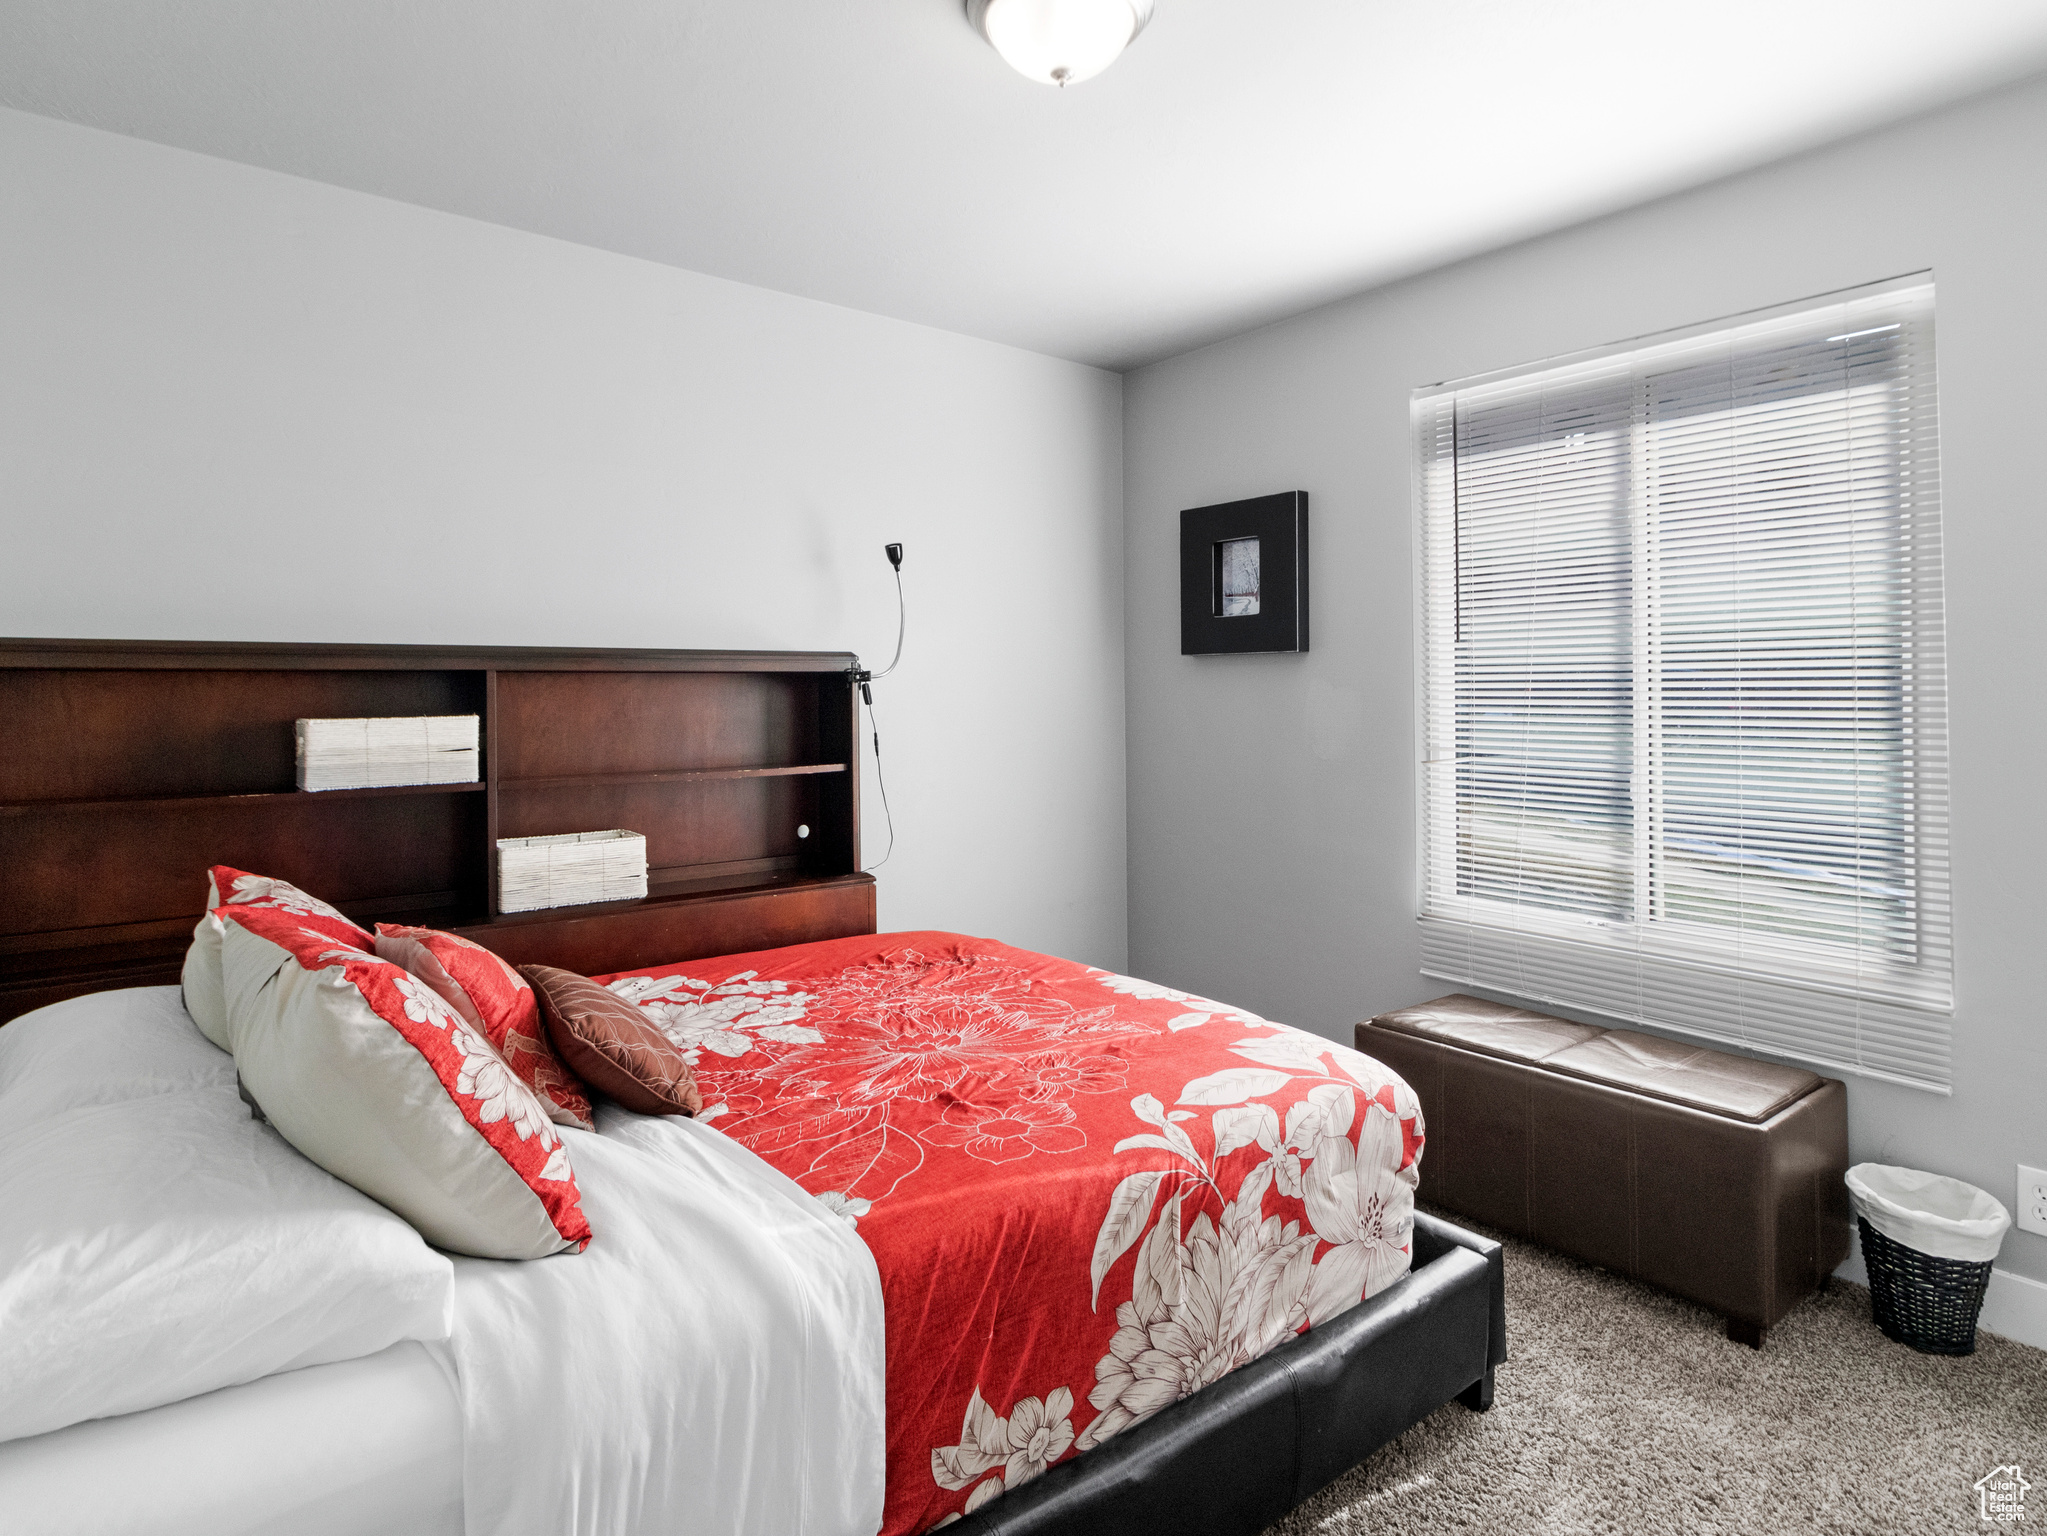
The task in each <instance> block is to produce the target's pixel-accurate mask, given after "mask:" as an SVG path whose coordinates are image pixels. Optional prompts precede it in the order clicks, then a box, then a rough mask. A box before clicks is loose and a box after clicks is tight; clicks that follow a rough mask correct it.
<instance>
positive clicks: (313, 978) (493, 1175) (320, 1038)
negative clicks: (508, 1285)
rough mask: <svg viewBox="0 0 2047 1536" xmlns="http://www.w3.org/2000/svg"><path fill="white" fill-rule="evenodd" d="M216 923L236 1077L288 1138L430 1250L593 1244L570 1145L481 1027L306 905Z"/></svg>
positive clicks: (239, 912) (242, 907) (536, 1249)
mask: <svg viewBox="0 0 2047 1536" xmlns="http://www.w3.org/2000/svg"><path fill="white" fill-rule="evenodd" d="M306 900H310V898H306ZM316 905H317V904H316ZM326 910H328V911H331V910H332V909H331V908H329V909H326ZM212 915H213V916H215V917H217V918H218V919H220V944H221V948H220V955H221V975H222V981H223V991H224V994H225V999H226V1019H227V1028H226V1035H227V1038H228V1040H229V1041H230V1043H231V1048H232V1049H233V1051H234V1055H235V1067H236V1070H237V1071H238V1072H239V1073H240V1074H241V1078H242V1082H243V1084H244V1085H245V1086H246V1087H247V1089H248V1090H249V1092H250V1093H251V1094H252V1095H253V1096H254V1098H255V1100H256V1102H257V1103H258V1104H259V1105H260V1106H261V1107H262V1110H263V1113H264V1114H265V1116H267V1117H268V1119H269V1121H270V1123H271V1124H272V1125H273V1126H275V1127H276V1129H277V1131H278V1133H279V1134H280V1135H282V1136H283V1137H284V1138H285V1139H286V1140H287V1141H289V1142H290V1143H291V1144H292V1145H293V1146H295V1147H297V1148H298V1150H299V1151H301V1152H303V1153H304V1154H305V1155H306V1156H307V1157H309V1158H311V1159H312V1160H313V1161H314V1162H316V1163H318V1164H319V1165H320V1166H321V1167H323V1168H325V1169H326V1170H327V1171H328V1172H329V1173H332V1174H334V1175H335V1176H336V1177H337V1178H340V1179H344V1180H346V1181H347V1182H348V1183H350V1184H353V1185H354V1186H355V1187H356V1188H357V1189H360V1190H361V1191H363V1193H365V1194H367V1195H369V1196H371V1197H372V1198H374V1199H376V1200H379V1201H381V1202H382V1203H383V1204H385V1205H386V1206H388V1207H390V1208H391V1209H392V1210H394V1211H396V1212H397V1213H398V1214H399V1215H401V1216H403V1217H404V1218H405V1219H406V1220H408V1221H410V1222H411V1223H412V1225H413V1226H414V1227H416V1228H417V1229H418V1230H419V1232H420V1234H421V1235H422V1236H423V1237H425V1238H426V1239H427V1241H428V1242H430V1243H433V1244H434V1245H435V1246H437V1247H440V1248H445V1249H448V1250H450V1251H453V1252H456V1253H470V1254H476V1255H478V1256H480V1257H483V1258H493V1259H532V1258H540V1257H542V1256H544V1255H547V1254H551V1253H559V1252H561V1251H562V1250H564V1249H577V1250H580V1249H581V1248H582V1247H583V1246H584V1245H585V1244H586V1243H588V1242H589V1240H590V1227H589V1223H588V1222H587V1221H586V1220H585V1219H584V1217H583V1209H582V1196H581V1193H580V1191H579V1190H578V1189H577V1187H576V1177H575V1172H574V1170H573V1169H572V1168H571V1167H570V1165H569V1154H568V1148H567V1147H565V1146H564V1145H563V1144H562V1141H561V1138H560V1136H559V1135H558V1134H557V1133H556V1131H555V1128H554V1123H553V1121H552V1120H551V1119H550V1118H549V1114H548V1110H547V1107H546V1106H545V1105H544V1104H543V1103H542V1102H541V1100H540V1099H539V1098H538V1097H537V1096H536V1095H535V1094H534V1093H533V1091H532V1090H531V1089H530V1088H528V1087H527V1086H526V1084H525V1083H524V1082H523V1081H521V1079H520V1078H519V1076H518V1074H517V1073H515V1072H514V1071H513V1070H512V1069H511V1068H510V1066H508V1065H507V1064H506V1062H505V1059H504V1057H502V1056H501V1055H499V1054H498V1052H497V1050H496V1048H495V1047H493V1046H492V1045H491V1043H490V1041H489V1039H488V1038H486V1036H485V1034H484V1032H483V1031H482V1030H481V1029H479V1028H477V1027H476V1026H474V1025H472V1024H470V1023H469V1021H468V1020H467V1019H465V1018H464V1017H463V1016H462V1015H461V1014H460V1013H458V1012H457V1011H456V1010H455V1009H454V1008H452V1007H450V1006H449V1004H448V1003H447V1002H445V1001H444V1000H443V999H442V997H441V995H440V994H439V993H438V992H436V991H435V990H434V989H433V988H432V987H430V986H428V985H427V984H426V983H425V982H423V981H421V980H420V979H419V978H417V977H415V976H413V975H411V974H410V973H408V972H407V971H405V970H404V969H402V968H401V967H399V966H397V965H394V964H392V963H391V962H390V961H388V960H380V959H378V958H377V956H376V955H374V954H372V953H370V951H369V948H368V944H369V943H371V942H374V941H371V940H369V936H368V935H366V934H362V933H361V931H360V930H356V933H357V935H358V936H359V937H360V938H361V939H362V940H363V941H364V942H363V943H354V942H350V941H349V939H348V937H347V936H346V935H340V936H337V935H336V934H335V933H334V932H332V931H331V929H332V927H333V924H332V922H331V920H329V919H327V918H325V917H324V916H323V915H322V913H320V912H317V911H313V912H309V911H307V910H305V907H304V903H303V902H290V903H286V902H275V901H273V902H267V903H265V902H257V901H247V902H241V903H235V902H232V901H230V902H228V903H226V904H224V905H222V906H220V907H218V908H217V909H216V910H215V912H214V913H213V914H212ZM343 921H344V922H345V921H346V920H345V919H343ZM351 926H352V925H351Z"/></svg>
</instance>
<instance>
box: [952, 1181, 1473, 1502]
mask: <svg viewBox="0 0 2047 1536" xmlns="http://www.w3.org/2000/svg"><path fill="white" fill-rule="evenodd" d="M1506 1358H1507V1292H1506V1280H1505V1269H1504V1267H1503V1264H1502V1260H1501V1253H1500V1245H1499V1244H1498V1243H1495V1242H1492V1241H1490V1240H1489V1239H1487V1238H1483V1237H1479V1236H1476V1235H1475V1234H1473V1233H1470V1232H1466V1231H1465V1230H1464V1229H1463V1228H1461V1227H1457V1226H1453V1225H1451V1224H1450V1223H1449V1222H1447V1221H1443V1220H1441V1219H1439V1218H1437V1217H1434V1216H1429V1215H1425V1214H1423V1213H1421V1212H1419V1211H1418V1212H1416V1213H1415V1218H1414V1268H1413V1270H1412V1271H1411V1272H1410V1273H1409V1274H1408V1276H1407V1277H1406V1278H1405V1279H1404V1280H1402V1281H1400V1282H1399V1283H1398V1284H1397V1285H1394V1286H1392V1287H1391V1288H1389V1289H1387V1290H1384V1291H1381V1292H1380V1293H1379V1294H1378V1295H1377V1296H1374V1297H1373V1298H1372V1299H1371V1300H1370V1301H1367V1302H1364V1303H1362V1304H1361V1305H1359V1306H1356V1307H1353V1308H1352V1309H1351V1310H1350V1311H1348V1312H1346V1313H1344V1314H1343V1315H1342V1316H1340V1317H1336V1318H1333V1319H1331V1320H1330V1321H1329V1322H1326V1323H1324V1324H1322V1325H1321V1326H1320V1327H1319V1328H1315V1329H1312V1330H1310V1331H1309V1332H1307V1333H1304V1334H1302V1335H1301V1336H1300V1337H1299V1338H1295V1339H1290V1340H1288V1341H1287V1342H1286V1343H1284V1344H1282V1345H1280V1346H1279V1347H1278V1348H1277V1349H1275V1350H1273V1351H1272V1352H1271V1353H1269V1354H1266V1355H1262V1356H1260V1357H1259V1358H1258V1359H1256V1360H1253V1361H1252V1362H1251V1363H1250V1364H1249V1365H1244V1366H1240V1367H1238V1368H1237V1369H1236V1370H1234V1371H1232V1372H1231V1373H1230V1374H1229V1375H1227V1376H1225V1377H1223V1378H1222V1380H1220V1381H1218V1382H1216V1383H1214V1384H1213V1385H1211V1386H1207V1387H1204V1388H1202V1389H1201V1390H1200V1391H1199V1392H1196V1393H1195V1394H1194V1395H1193V1396H1191V1397H1184V1398H1182V1399H1181V1400H1180V1401H1179V1402H1177V1403H1174V1404H1173V1405H1172V1406H1171V1407H1168V1408H1165V1409H1162V1410H1160V1412H1158V1413H1157V1414H1155V1415H1154V1416H1152V1417H1151V1418H1149V1419H1146V1420H1145V1421H1144V1422H1143V1423H1141V1424H1136V1425H1133V1426H1131V1427H1130V1428H1129V1429H1126V1430H1124V1431H1123V1433H1122V1434H1120V1435H1118V1436H1116V1438H1115V1439H1113V1440H1110V1441H1108V1442H1107V1443H1106V1444H1103V1445H1100V1446H1097V1447H1096V1448H1095V1449H1094V1450H1092V1451H1089V1452H1088V1453H1087V1454H1086V1455H1085V1456H1081V1457H1078V1458H1076V1459H1075V1460H1073V1461H1068V1462H1062V1463H1060V1464H1059V1465H1058V1466H1056V1467H1053V1468H1051V1469H1050V1470H1049V1471H1047V1472H1046V1473H1045V1474H1044V1475H1043V1476H1042V1477H1038V1478H1034V1479H1033V1480H1032V1481H1030V1482H1028V1483H1026V1484H1024V1485H1023V1486H1022V1487H1021V1488H1017V1489H1013V1490H1012V1491H1010V1492H1008V1493H1005V1494H1003V1495H1002V1496H1001V1497H1000V1498H998V1499H995V1500H994V1501H993V1502H991V1503H989V1504H987V1505H985V1506H983V1507H982V1508H981V1509H979V1510H977V1511H976V1512H975V1513H973V1514H971V1515H969V1516H968V1517H967V1518H966V1519H965V1520H963V1521H961V1522H960V1523H959V1524H958V1525H953V1526H948V1527H947V1528H946V1529H947V1530H948V1531H949V1532H954V1533H957V1536H1052V1533H1055V1532H1056V1533H1058V1536H1130V1533H1133V1532H1147V1531H1171V1532H1173V1533H1174V1536H1256V1533H1257V1532H1259V1531H1262V1530H1264V1529H1265V1528H1266V1527H1267V1526H1269V1525H1271V1524H1272V1523H1273V1522H1275V1521H1277V1520H1279V1519H1281V1518H1282V1517H1284V1516H1285V1515H1286V1514H1287V1512H1288V1511H1289V1510H1292V1509H1294V1508H1295V1507H1296V1506H1298V1505H1299V1504H1301V1503H1302V1501H1304V1500H1306V1499H1307V1498H1309V1497H1310V1496H1311V1495H1313V1494H1314V1493H1316V1492H1318V1491H1319V1490H1321V1489H1322V1488H1324V1487H1326V1486H1327V1485H1329V1484H1330V1483H1332V1482H1334V1481H1335V1480H1336V1479H1337V1478H1339V1477H1341V1476H1342V1475H1343V1474H1344V1473H1346V1472H1348V1471H1349V1470H1350V1469H1351V1468H1352V1467H1354V1466H1356V1465H1357V1464H1358V1463H1359V1462H1361V1461H1363V1460H1364V1459H1365V1458H1366V1457H1367V1456H1369V1455H1371V1454H1372V1452H1373V1451H1375V1450H1377V1449H1378V1448H1379V1447H1380V1446H1382V1445H1385V1444H1387V1443H1388V1442H1389V1441H1391V1440H1393V1439H1395V1438H1396V1437H1397V1436H1399V1435H1400V1434H1401V1433H1402V1432H1404V1431H1405V1430H1407V1429H1408V1428H1410V1427H1411V1426H1413V1425H1415V1424H1418V1423H1420V1422H1421V1421H1422V1420H1423V1419H1425V1418H1427V1417H1428V1416H1429V1415H1430V1414H1431V1413H1434V1412H1435V1411H1436V1410H1437V1409H1438V1408H1440V1407H1442V1406H1443V1405H1444V1404H1445V1403H1447V1402H1449V1401H1450V1400H1451V1399H1452V1398H1455V1399H1456V1400H1457V1401H1458V1402H1460V1403H1462V1404H1464V1406H1465V1407H1467V1408H1470V1409H1472V1410H1474V1411H1476V1412H1479V1413H1483V1412H1484V1411H1485V1410H1486V1409H1488V1408H1490V1407H1492V1405H1493V1368H1494V1367H1495V1366H1497V1365H1499V1364H1500V1363H1501V1362H1502V1361H1504V1360H1505V1359H1506Z"/></svg>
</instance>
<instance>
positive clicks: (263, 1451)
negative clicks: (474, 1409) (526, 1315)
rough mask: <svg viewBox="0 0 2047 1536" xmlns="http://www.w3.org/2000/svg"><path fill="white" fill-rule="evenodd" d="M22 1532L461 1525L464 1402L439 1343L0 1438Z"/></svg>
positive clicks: (181, 1535) (5, 1484) (343, 1533)
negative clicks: (434, 1354) (438, 1356)
mask: <svg viewBox="0 0 2047 1536" xmlns="http://www.w3.org/2000/svg"><path fill="white" fill-rule="evenodd" d="M0 1530H6V1531H9V1532H20V1533H22V1536H28V1533H34V1536H135V1533H138V1532H147V1533H148V1536H393V1533H398V1532H402V1533H404V1536H457V1533H459V1532H460V1531H461V1530H462V1416H461V1412H460V1410H459V1409H458V1408H457V1406H456V1403H455V1394H454V1391H453V1389H452V1387H451V1386H450V1384H449V1382H448V1378H447V1374H446V1370H445V1367H444V1366H443V1365H441V1364H440V1363H439V1362H436V1361H435V1360H433V1359H431V1358H429V1357H428V1355H427V1353H426V1346H424V1345H421V1344H417V1343H405V1344H394V1345H392V1346H391V1347H390V1348H389V1349H386V1350H384V1351H383V1352H382V1353H380V1354H375V1355H369V1356H366V1357H365V1358H363V1359H359V1360H344V1361H341V1362H339V1363H337V1364H333V1365H313V1366H307V1367H306V1368H305V1369H303V1370H297V1371H288V1372H285V1373H284V1374H282V1375H277V1376H266V1377H264V1378H263V1379H262V1380H261V1381H252V1382H249V1383H248V1384H247V1385H245V1386H239V1387H223V1388H222V1389H221V1390H220V1391H218V1392H208V1393H206V1394H205V1395H204V1396H201V1397H193V1398H187V1399H186V1400H185V1401H184V1402H181V1403H172V1404H170V1405H169V1406H167V1407H162V1408H151V1409H147V1410H145V1411H143V1412H141V1413H130V1414H124V1415H122V1416H121V1417H119V1418H112V1419H93V1420H90V1421H89V1422H87V1423H84V1424H74V1425H72V1426H71V1427H70V1428H68V1429H59V1430H53V1431H52V1432H50V1433H49V1434H46V1435H36V1436H34V1437H32V1438H30V1439H26V1440H10V1441H8V1442H7V1443H6V1444H4V1445H0Z"/></svg>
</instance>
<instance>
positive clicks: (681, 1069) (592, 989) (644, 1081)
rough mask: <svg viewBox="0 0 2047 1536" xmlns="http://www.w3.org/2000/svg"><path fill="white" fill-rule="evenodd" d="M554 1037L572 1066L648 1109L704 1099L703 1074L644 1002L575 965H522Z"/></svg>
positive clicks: (679, 1107) (693, 1108)
mask: <svg viewBox="0 0 2047 1536" xmlns="http://www.w3.org/2000/svg"><path fill="white" fill-rule="evenodd" d="M519 974H520V975H521V976H524V977H525V978H526V979H527V980H528V981H529V982H531V983H532V984H533V992H534V995H535V996H536V997H538V998H539V999H540V1016H541V1017H542V1018H543V1019H544V1020H546V1022H547V1038H548V1039H549V1040H550V1041H551V1042H552V1043H553V1045H554V1048H555V1052H556V1054H557V1055H559V1056H560V1057H561V1059H562V1062H563V1064H564V1065H565V1066H567V1067H568V1069H569V1070H570V1071H571V1072H573V1073H575V1074H576V1076H578V1077H580V1078H581V1079H582V1080H583V1081H584V1082H586V1083H588V1084H589V1085H590V1086H591V1087H592V1088H595V1089H596V1090H597V1091H598V1092H599V1093H602V1094H605V1095H607V1096H609V1097H610V1098H613V1099H616V1100H617V1101H618V1102H619V1103H620V1104H623V1105H624V1106H625V1107H626V1108H627V1109H630V1110H633V1111H635V1112H637V1113H639V1114H642V1115H694V1114H695V1113H696V1112H697V1111H698V1110H700V1109H702V1108H703V1107H704V1100H703V1096H702V1095H701V1094H699V1093H698V1092H697V1079H696V1074H695V1073H694V1072H692V1071H690V1067H689V1062H688V1061H687V1060H686V1059H685V1058H684V1057H683V1054H682V1052H681V1051H679V1050H677V1049H676V1048H675V1043H674V1042H673V1041H671V1040H670V1039H669V1038H668V1037H667V1036H666V1035H664V1034H662V1033H661V1031H660V1030H658V1029H656V1028H655V1027H654V1025H653V1024H652V1023H651V1022H650V1021H649V1020H648V1018H647V1016H646V1015H645V1014H644V1013H642V1012H641V1011H640V1010H639V1008H638V1007H637V1006H636V1005H634V1004H632V1003H629V1002H627V1001H626V1000H625V999H624V998H622V997H620V996H619V995H618V994H617V993H615V992H613V991H611V990H610V989H609V988H606V987H601V986H599V985H598V984H597V983H596V982H594V981H592V980H590V978H589V977H587V976H578V975H577V974H576V973H575V972H574V971H559V970H556V969H555V968H554V967H553V966H551V965H522V966H520V967H519Z"/></svg>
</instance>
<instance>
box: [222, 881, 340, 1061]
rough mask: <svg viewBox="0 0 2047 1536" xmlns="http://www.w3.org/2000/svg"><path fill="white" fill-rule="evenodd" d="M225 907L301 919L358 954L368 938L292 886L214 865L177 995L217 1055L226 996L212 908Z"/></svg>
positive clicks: (224, 1022) (224, 1027) (224, 1041)
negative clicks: (287, 914)
mask: <svg viewBox="0 0 2047 1536" xmlns="http://www.w3.org/2000/svg"><path fill="white" fill-rule="evenodd" d="M223 903H225V904H227V905H229V906H251V907H274V908H276V909H277V910H279V911H282V912H290V913H292V914H293V915H295V916H298V917H303V918H305V919H306V921H307V923H308V925H309V926H314V927H318V928H319V929H321V930H322V931H324V932H326V933H327V934H329V935H331V936H332V937H334V938H337V939H343V940H345V941H346V942H348V943H350V944H354V945H356V946H358V947H360V948H362V949H368V948H369V947H370V942H371V940H370V936H369V935H368V934H366V933H364V932H363V931H362V929H360V928H358V927H356V925H355V924H354V923H351V922H350V921H349V920H348V919H347V918H345V917H343V916H342V915H341V914H340V913H339V912H337V911H335V910H334V909H333V908H332V907H330V906H328V905H327V903H326V902H324V901H322V900H320V899H319V897H317V896H308V895H307V894H306V893H305V892H304V891H302V890H300V889H299V888H298V887H297V886H295V885H291V884H288V883H287V882H285V881H283V880H273V879H271V878H270V877H269V876H267V875H252V874H250V873H249V872H248V871H247V870H243V869H233V868H231V867H229V866H228V865H226V864H216V865H214V866H213V868H211V869H209V870H208V871H207V872H206V910H205V911H204V912H203V913H201V914H200V916H199V926H198V927H196V928H194V929H193V930H192V943H191V945H190V946H189V947H188V948H187V949H186V950H185V972H184V976H183V990H184V996H185V1012H187V1013H189V1014H190V1015H191V1016H192V1022H193V1023H194V1024H197V1025H198V1026H199V1033H200V1034H202V1035H204V1036H205V1037H206V1038H207V1039H209V1040H211V1041H212V1042H213V1043H214V1044H215V1045H217V1046H219V1047H220V1048H221V1049H222V1050H223V1051H224V1050H227V1049H228V1043H227V993H226V990H225V989H224V987H223V985H222V982H221V976H220V946H221V926H220V917H219V915H218V914H217V912H216V910H215V909H216V908H218V907H220V906H221V905H222V904H223Z"/></svg>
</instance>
